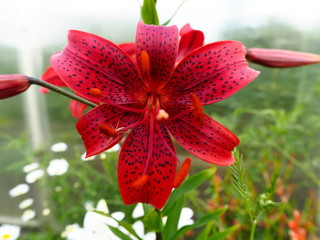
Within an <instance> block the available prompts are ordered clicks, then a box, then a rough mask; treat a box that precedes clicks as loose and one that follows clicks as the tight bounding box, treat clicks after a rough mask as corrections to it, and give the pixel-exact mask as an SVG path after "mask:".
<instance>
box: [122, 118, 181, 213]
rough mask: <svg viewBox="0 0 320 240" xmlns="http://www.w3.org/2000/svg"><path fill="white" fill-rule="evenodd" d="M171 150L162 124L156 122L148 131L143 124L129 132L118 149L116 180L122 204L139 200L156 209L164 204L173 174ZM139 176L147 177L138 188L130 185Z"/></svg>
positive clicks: (169, 138)
mask: <svg viewBox="0 0 320 240" xmlns="http://www.w3.org/2000/svg"><path fill="white" fill-rule="evenodd" d="M150 142H152V143H153V144H152V146H150ZM169 148H170V149H169ZM174 153H175V149H174V146H173V143H172V140H171V137H170V135H169V133H168V131H167V130H166V129H165V127H164V125H157V124H156V127H155V129H154V130H153V131H150V127H149V124H148V123H145V124H141V125H139V126H138V127H136V128H135V129H133V130H132V131H131V132H130V134H129V135H128V137H127V138H126V140H125V142H124V144H123V146H122V148H121V152H120V156H119V164H118V182H119V186H120V193H121V196H122V199H123V201H124V203H125V204H133V203H137V202H142V203H149V204H152V205H153V206H154V207H155V208H158V209H160V208H162V207H163V205H164V204H165V202H166V201H167V199H168V197H169V195H170V193H171V190H172V187H173V182H174V178H175V174H176V163H177V159H176V157H175V156H174V155H173V154H174ZM148 156H149V157H150V159H148ZM145 169H146V170H145ZM142 176H147V178H146V180H145V182H144V184H143V185H142V186H140V188H136V187H134V186H133V184H134V183H135V182H136V181H137V179H140V178H141V177H142Z"/></svg>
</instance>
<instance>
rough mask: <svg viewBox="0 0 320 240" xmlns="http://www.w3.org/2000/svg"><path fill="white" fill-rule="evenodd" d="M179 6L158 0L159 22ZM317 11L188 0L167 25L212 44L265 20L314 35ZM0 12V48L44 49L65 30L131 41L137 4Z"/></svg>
mask: <svg viewBox="0 0 320 240" xmlns="http://www.w3.org/2000/svg"><path fill="white" fill-rule="evenodd" d="M181 2H182V1H181V0H158V4H157V8H158V13H159V17H160V21H161V22H165V21H166V20H167V19H168V18H170V17H171V16H172V14H173V13H174V12H175V10H176V8H177V7H178V6H179V5H180V3H181ZM319 9H320V1H319V0H303V1H298V0H187V1H186V2H185V3H184V5H183V6H182V7H181V9H180V10H179V12H178V13H177V14H176V16H175V17H174V19H173V20H172V22H171V23H172V24H177V25H178V26H179V27H181V26H182V25H184V24H185V23H190V24H191V25H192V27H194V28H196V29H200V30H202V31H204V32H205V34H206V37H207V39H209V40H210V41H214V40H221V39H219V37H220V34H221V32H223V31H224V30H226V28H227V27H228V26H233V27H237V26H239V27H240V26H253V27H256V26H259V25H263V24H265V23H266V22H268V20H269V19H270V18H276V19H279V20H281V21H285V22H288V23H290V24H291V25H293V26H295V27H297V28H300V29H312V28H316V27H317V29H318V31H319V29H320V15H319ZM0 11H1V12H0V13H1V14H0V44H5V45H10V46H17V45H18V44H19V42H21V41H22V39H23V38H24V36H25V32H28V34H29V37H30V36H31V38H33V41H34V42H37V43H38V44H41V45H43V46H45V45H50V44H54V43H56V42H59V43H60V42H61V43H62V42H63V43H64V42H65V40H66V33H67V31H68V30H69V29H78V30H82V31H90V32H92V33H96V34H99V35H102V36H103V37H105V38H108V39H110V40H115V41H133V40H134V33H135V28H136V23H137V21H138V20H139V2H138V0H54V1H53V0H51V1H48V0H10V1H4V0H0ZM124 33H125V34H124Z"/></svg>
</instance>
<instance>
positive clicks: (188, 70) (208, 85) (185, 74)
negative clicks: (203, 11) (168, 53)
mask: <svg viewBox="0 0 320 240" xmlns="http://www.w3.org/2000/svg"><path fill="white" fill-rule="evenodd" d="M245 55H246V50H245V48H244V46H243V45H242V43H240V42H236V41H222V42H215V43H212V44H208V45H205V46H203V47H200V48H198V49H196V50H195V51H193V52H191V53H190V54H189V55H188V56H186V57H185V58H184V59H182V60H181V62H180V63H179V64H178V66H177V67H176V69H175V71H174V73H173V75H172V77H171V79H170V81H169V82H168V83H167V85H166V86H165V88H164V90H166V91H171V95H172V96H173V99H172V103H178V104H181V103H182V104H191V99H190V97H189V95H190V93H193V94H195V95H196V96H197V97H198V98H199V100H200V102H201V104H203V105H207V104H212V103H215V102H218V101H221V100H223V99H225V98H227V97H229V96H231V95H232V94H234V93H236V92H237V91H239V90H240V89H242V88H243V87H244V86H246V85H247V84H249V83H250V82H251V81H252V80H253V79H255V78H256V77H257V76H258V75H259V72H257V71H255V70H253V69H251V68H249V67H248V63H247V62H246V60H245Z"/></svg>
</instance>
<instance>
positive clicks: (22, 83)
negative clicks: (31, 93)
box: [0, 74, 30, 99]
mask: <svg viewBox="0 0 320 240" xmlns="http://www.w3.org/2000/svg"><path fill="white" fill-rule="evenodd" d="M29 86H30V82H29V79H28V77H27V76H24V75H21V74H10V75H0V99H4V98H9V97H12V96H15V95H18V94H19V93H22V92H24V91H26V90H27V89H28V88H29Z"/></svg>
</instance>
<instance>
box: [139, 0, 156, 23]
mask: <svg viewBox="0 0 320 240" xmlns="http://www.w3.org/2000/svg"><path fill="white" fill-rule="evenodd" d="M141 19H142V21H143V22H144V23H146V24H153V25H159V18H158V13H157V9H156V2H155V1H154V0H144V1H143V5H142V6H141Z"/></svg>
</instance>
